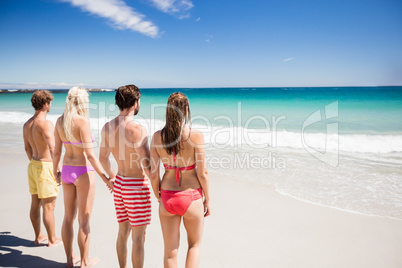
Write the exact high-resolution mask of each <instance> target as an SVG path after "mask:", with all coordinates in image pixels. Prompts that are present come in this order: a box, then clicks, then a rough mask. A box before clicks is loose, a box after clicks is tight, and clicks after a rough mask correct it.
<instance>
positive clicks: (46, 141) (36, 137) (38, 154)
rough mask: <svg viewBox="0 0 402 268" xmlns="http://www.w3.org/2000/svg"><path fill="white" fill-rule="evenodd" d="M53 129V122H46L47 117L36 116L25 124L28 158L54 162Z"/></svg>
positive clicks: (24, 132)
mask: <svg viewBox="0 0 402 268" xmlns="http://www.w3.org/2000/svg"><path fill="white" fill-rule="evenodd" d="M53 129H54V127H53V124H52V122H50V121H49V120H46V117H44V116H37V115H36V114H35V115H34V116H33V117H31V118H30V119H29V120H28V121H27V122H26V123H25V124H24V128H23V134H24V143H25V150H26V151H27V154H28V157H30V156H31V157H32V159H34V160H37V161H46V162H50V161H52V152H51V150H53V146H54V138H53V137H52V135H53ZM29 154H31V155H29Z"/></svg>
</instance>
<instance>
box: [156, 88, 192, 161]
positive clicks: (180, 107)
mask: <svg viewBox="0 0 402 268" xmlns="http://www.w3.org/2000/svg"><path fill="white" fill-rule="evenodd" d="M190 117H191V113H190V103H189V101H188V98H187V97H186V95H184V94H183V93H181V92H175V93H172V94H171V95H170V96H169V98H168V102H167V107H166V124H165V127H164V128H163V129H162V131H161V136H162V144H163V145H164V146H165V150H166V152H167V153H168V154H172V148H173V147H174V150H175V152H176V154H177V153H179V152H180V149H181V137H182V129H183V125H184V124H186V123H187V122H191V121H190Z"/></svg>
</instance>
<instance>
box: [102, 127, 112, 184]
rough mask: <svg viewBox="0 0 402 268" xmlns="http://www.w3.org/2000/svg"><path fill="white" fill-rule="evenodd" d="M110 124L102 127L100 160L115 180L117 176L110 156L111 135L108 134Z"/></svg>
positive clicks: (110, 176)
mask: <svg viewBox="0 0 402 268" xmlns="http://www.w3.org/2000/svg"><path fill="white" fill-rule="evenodd" d="M108 129H109V128H108V124H105V125H104V126H103V128H102V133H101V144H100V150H99V162H100V163H101V165H102V167H103V169H104V170H105V171H106V173H107V174H108V175H109V178H111V179H112V180H113V181H114V178H115V177H116V173H115V172H114V170H113V168H112V164H111V163H110V160H109V156H110V147H109V142H108V140H109V135H108Z"/></svg>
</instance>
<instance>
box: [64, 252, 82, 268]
mask: <svg viewBox="0 0 402 268" xmlns="http://www.w3.org/2000/svg"><path fill="white" fill-rule="evenodd" d="M80 261H81V260H80V258H78V257H77V256H75V255H74V254H73V257H72V259H71V261H67V264H66V266H67V267H69V268H71V267H74V266H76V265H77V264H78V263H79V262H80Z"/></svg>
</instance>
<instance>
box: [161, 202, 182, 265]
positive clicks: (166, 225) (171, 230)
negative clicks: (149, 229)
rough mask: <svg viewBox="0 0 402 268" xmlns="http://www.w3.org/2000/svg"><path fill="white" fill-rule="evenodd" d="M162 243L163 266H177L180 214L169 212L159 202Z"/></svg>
mask: <svg viewBox="0 0 402 268" xmlns="http://www.w3.org/2000/svg"><path fill="white" fill-rule="evenodd" d="M159 219H160V222H161V228H162V235H163V243H164V247H165V251H164V258H163V264H164V267H165V268H174V267H177V253H178V250H179V245H180V222H181V216H179V215H174V214H170V213H169V212H167V211H166V209H165V208H164V207H163V204H159Z"/></svg>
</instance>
